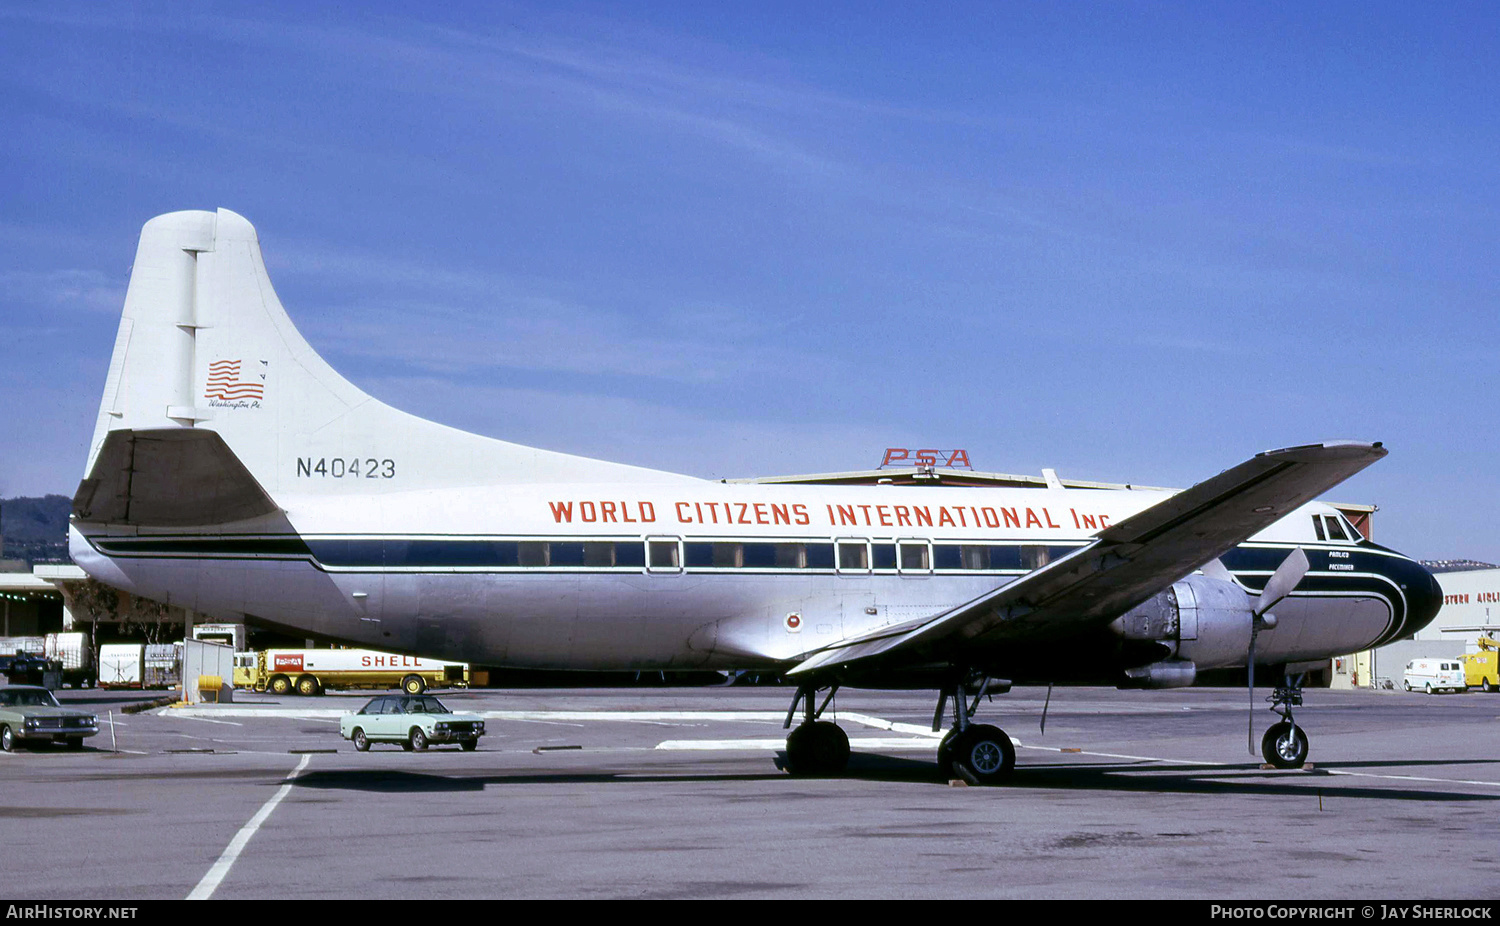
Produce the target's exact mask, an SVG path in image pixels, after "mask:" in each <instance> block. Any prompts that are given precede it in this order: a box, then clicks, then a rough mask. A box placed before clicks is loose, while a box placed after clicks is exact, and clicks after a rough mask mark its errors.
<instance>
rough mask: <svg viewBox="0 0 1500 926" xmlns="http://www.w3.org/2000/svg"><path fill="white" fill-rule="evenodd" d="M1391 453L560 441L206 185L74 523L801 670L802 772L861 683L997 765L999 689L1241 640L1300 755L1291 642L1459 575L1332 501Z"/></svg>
mask: <svg viewBox="0 0 1500 926" xmlns="http://www.w3.org/2000/svg"><path fill="white" fill-rule="evenodd" d="M1385 453H1386V451H1385V449H1384V448H1382V447H1381V445H1380V444H1378V443H1375V444H1371V443H1356V442H1347V441H1340V442H1330V443H1323V444H1312V445H1308V446H1300V447H1292V448H1288V449H1284V450H1274V451H1270V452H1267V453H1261V454H1257V455H1255V456H1254V457H1251V458H1250V459H1248V460H1246V461H1245V462H1243V463H1240V464H1239V465H1237V466H1234V467H1232V468H1230V469H1228V470H1225V471H1224V472H1222V473H1220V474H1218V475H1217V476H1214V477H1212V478H1210V479H1208V480H1206V481H1204V482H1201V483H1199V484H1198V485H1196V486H1193V487H1192V488H1190V489H1187V490H1185V491H1181V492H1176V493H1171V492H1159V491H1155V492H1152V491H1131V490H1120V491H1110V490H1084V489H1060V488H1055V487H1054V488H1037V489H1005V488H958V487H948V488H943V489H933V488H930V487H920V486H911V487H896V486H815V485H770V484H726V483H723V482H711V481H706V480H702V479H696V478H692V477H688V476H681V475H675V474H671V473H666V472H658V471H654V470H650V469H642V468H638V467H634V466H626V465H621V464H616V463H607V462H602V461H598V460H592V459H585V458H583V457H577V456H571V455H567V454H562V453H555V452H550V451H546V450H537V449H533V448H530V447H524V446H520V445H517V444H512V443H506V442H503V441H499V440H494V439H491V438H486V437H480V436H477V435H473V434H468V433H464V432H462V431H458V430H455V429H453V428H449V427H445V426H443V425H440V424H435V423H433V422H430V421H425V420H423V419H420V418H416V417H413V416H411V415H408V414H406V413H403V412H400V411H397V410H396V409H394V408H391V407H390V406H388V405H385V404H383V403H381V402H378V401H376V400H375V399H373V398H371V397H370V396H368V395H366V394H365V393H364V392H362V391H360V390H359V389H358V388H357V387H355V386H354V385H353V384H351V383H350V382H349V381H348V380H346V379H344V378H343V377H342V376H340V375H339V374H338V373H336V372H334V370H333V368H332V367H330V366H329V365H328V364H327V363H326V362H324V361H323V359H322V358H320V357H319V356H318V354H317V353H315V352H314V351H313V349H312V348H311V347H310V346H309V345H308V343H307V342H306V341H305V340H303V338H302V336H301V335H300V334H298V332H297V329H296V328H295V327H293V325H292V322H291V320H290V319H289V318H288V317H287V314H286V312H285V310H284V309H283V308H282V306H281V303H280V301H279V300H278V299H277V297H276V294H275V292H274V291H273V290H272V288H271V281H270V279H269V278H268V277H267V275H266V268H265V264H264V263H263V261H262V258H261V250H260V243H259V240H258V238H257V236H256V233H255V229H254V228H253V227H251V225H250V223H249V222H247V221H246V220H245V219H244V218H242V217H241V216H239V215H236V214H235V213H233V212H229V211H227V210H222V209H221V210H219V211H218V212H203V211H190V212H175V213H171V214H169V215H163V216H159V217H157V218H155V219H152V220H151V221H150V222H147V223H146V225H145V227H144V229H143V230H142V232H141V238H140V245H139V249H138V250H137V252H136V258H135V265H134V267H133V269H132V272H131V277H130V285H129V289H128V291H127V293H126V296H125V309H124V313H123V317H122V319H121V321H120V329H119V335H118V337H117V339H116V341H115V347H114V355H113V358H112V360H111V362H110V367H109V375H108V379H107V381H106V382H105V387H104V398H103V402H102V404H101V406H100V409H99V419H98V425H97V427H96V429H95V432H94V437H93V441H92V443H91V446H90V451H89V459H88V465H87V468H86V470H85V472H86V476H85V478H84V479H83V481H82V482H81V483H80V485H79V488H78V493H77V495H76V497H75V498H74V501H73V518H72V522H73V523H72V528H71V535H70V539H71V546H72V554H73V559H74V561H75V562H77V563H78V564H79V565H80V566H82V567H83V568H84V569H85V570H86V571H87V572H88V573H89V574H90V575H92V576H94V577H96V578H97V579H99V580H100V581H102V582H105V583H107V584H109V585H112V586H116V587H118V588H122V589H125V590H128V591H130V592H132V593H138V594H141V595H144V596H147V597H150V598H153V599H156V600H158V601H166V602H170V603H172V604H176V605H180V606H183V607H186V608H191V609H193V610H195V611H199V612H203V613H206V614H210V615H214V616H218V617H229V616H232V615H252V616H253V617H254V618H256V619H258V620H260V621H263V622H266V623H269V624H273V625H279V626H281V627H284V628H289V629H295V630H296V631H298V632H305V633H307V634H313V635H317V636H320V637H325V638H331V639H335V640H342V641H347V642H348V643H352V644H359V645H365V646H370V647H376V648H380V649H386V650H395V651H399V652H407V653H413V654H421V655H424V656H436V657H440V658H444V659H454V660H465V661H469V662H473V663H479V664H484V665H493V666H506V667H525V668H538V669H572V670H580V669H582V670H631V669H635V670H671V669H720V670H753V671H758V672H774V673H779V674H783V675H785V676H786V677H788V678H790V679H793V680H795V681H796V683H797V685H798V688H797V693H796V695H795V697H794V698H793V700H792V702H791V709H790V710H789V711H788V713H787V724H786V725H787V726H788V727H791V725H792V721H793V719H794V718H800V723H799V724H798V725H797V726H796V727H795V729H793V730H792V732H791V733H790V735H789V736H788V738H787V747H786V756H785V763H784V764H785V766H786V767H787V769H788V770H790V771H791V772H792V773H794V774H802V775H809V774H823V775H827V774H837V773H839V772H841V771H843V769H844V768H845V764H846V762H847V760H848V755H849V740H848V737H847V736H845V734H844V733H843V731H842V730H840V728H839V727H838V726H837V725H836V724H835V723H832V722H829V721H826V720H822V719H820V717H821V716H822V714H823V710H824V708H825V707H826V706H827V705H828V703H829V700H830V698H831V697H832V694H833V692H834V691H836V690H838V689H839V688H840V687H841V686H848V687H854V688H900V689H913V688H931V689H933V690H935V691H937V692H938V697H937V710H936V712H935V714H934V717H933V729H934V731H937V730H940V729H942V725H943V723H944V718H945V717H946V716H949V711H948V707H947V706H948V705H951V718H952V720H951V726H950V729H949V731H948V733H947V735H946V736H945V737H944V738H943V740H942V741H941V745H940V747H939V750H938V761H939V764H940V766H941V767H942V769H943V771H944V772H945V773H951V774H955V775H960V776H963V777H965V778H968V779H969V780H970V781H973V782H979V783H991V782H998V781H1000V780H1002V779H1004V778H1005V777H1006V776H1008V775H1009V774H1010V773H1011V770H1012V767H1013V766H1014V763H1015V749H1014V744H1013V743H1012V741H1011V739H1010V738H1009V737H1008V736H1007V735H1006V734H1005V733H1004V732H1003V731H1001V730H1000V729H998V728H997V727H994V726H991V725H988V724H981V723H975V722H974V721H973V717H974V713H975V709H976V707H977V706H978V704H979V701H980V698H981V697H982V696H983V695H985V694H994V693H998V692H1001V691H1004V690H1006V689H1007V688H1008V687H1009V685H1010V684H1011V683H1012V682H1017V681H1025V682H1040V683H1049V682H1093V683H1098V682H1101V681H1106V680H1107V681H1110V682H1113V683H1115V684H1118V685H1120V686H1121V687H1143V688H1170V687H1178V686H1184V685H1190V684H1192V682H1193V681H1194V679H1195V677H1196V676H1197V673H1198V672H1199V671H1201V670H1204V669H1213V668H1222V667H1233V666H1249V667H1250V669H1251V694H1252V698H1253V692H1254V680H1253V677H1254V667H1255V666H1256V665H1261V666H1266V667H1269V669H1270V670H1271V671H1272V672H1274V673H1276V675H1277V676H1278V677H1279V678H1281V679H1283V681H1282V683H1281V684H1279V685H1277V686H1276V688H1275V694H1274V695H1273V698H1272V701H1273V710H1276V711H1277V712H1279V713H1280V715H1281V718H1282V719H1281V720H1280V722H1277V723H1275V724H1274V725H1272V726H1271V727H1270V729H1269V730H1268V731H1267V732H1266V734H1265V737H1264V739H1263V741H1262V744H1261V747H1262V751H1263V754H1264V756H1265V758H1266V760H1267V761H1269V762H1271V763H1274V764H1275V765H1277V766H1281V767H1295V766H1300V765H1301V764H1302V763H1303V762H1304V760H1305V759H1306V756H1307V752H1308V745H1307V736H1306V734H1305V732H1304V731H1303V730H1302V728H1301V727H1299V726H1297V724H1296V721H1295V720H1294V719H1293V717H1292V708H1293V707H1294V706H1296V705H1299V704H1300V703H1301V676H1300V675H1298V674H1296V672H1295V670H1296V669H1297V668H1298V664H1299V663H1304V662H1308V661H1313V660H1322V659H1327V658H1329V657H1331V656H1334V655H1338V654H1344V653H1350V652H1355V651H1358V650H1361V649H1364V648H1367V647H1371V646H1376V645H1379V644H1382V643H1385V642H1386V641H1389V640H1394V639H1396V638H1398V637H1402V636H1407V635H1410V634H1412V633H1414V632H1416V631H1417V630H1419V629H1421V628H1422V627H1423V626H1424V625H1426V624H1427V623H1428V622H1429V621H1430V620H1431V619H1432V618H1433V616H1434V614H1435V613H1436V611H1437V608H1438V605H1439V603H1440V602H1441V594H1440V591H1439V588H1438V586H1437V583H1436V582H1435V581H1434V580H1433V578H1432V576H1431V575H1430V574H1429V573H1428V572H1427V571H1426V570H1424V569H1423V568H1422V567H1421V566H1420V565H1418V564H1417V563H1415V562H1413V561H1412V560H1410V559H1408V558H1406V557H1404V556H1401V555H1400V554H1398V553H1395V552H1393V551H1391V550H1387V549H1385V548H1383V547H1380V546H1377V545H1376V544H1374V543H1371V542H1370V541H1368V540H1366V539H1364V538H1362V537H1361V536H1360V535H1359V533H1358V532H1356V531H1355V529H1354V527H1353V526H1352V525H1351V524H1349V523H1348V522H1347V521H1346V520H1345V519H1344V518H1343V516H1342V515H1340V513H1339V512H1338V511H1337V510H1335V509H1334V508H1332V507H1330V506H1328V505H1324V504H1320V503H1317V502H1315V501H1314V499H1315V498H1317V497H1318V496H1319V495H1320V494H1322V493H1323V492H1325V491H1327V490H1328V489H1329V488H1331V487H1333V486H1336V485H1338V484H1339V483H1340V482H1342V481H1343V480H1345V479H1347V478H1349V477H1350V476H1352V475H1353V474H1355V473H1357V472H1359V471H1360V470H1362V469H1364V468H1365V467H1366V466H1368V465H1370V464H1371V463H1373V462H1375V461H1376V460H1378V459H1380V458H1381V457H1382V456H1384V455H1385ZM1272 609H1274V613H1273V611H1272ZM1064 654H1066V658H1064ZM824 692H827V694H826V695H825V694H824Z"/></svg>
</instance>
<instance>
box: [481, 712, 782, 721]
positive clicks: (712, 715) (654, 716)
mask: <svg viewBox="0 0 1500 926" xmlns="http://www.w3.org/2000/svg"><path fill="white" fill-rule="evenodd" d="M475 713H477V714H479V716H481V717H484V718H485V719H486V720H488V719H492V718H493V719H495V720H554V721H556V720H582V721H588V720H612V721H635V722H641V721H653V720H655V721H673V720H747V721H765V720H775V721H782V720H785V719H786V712H785V711H476V712H475Z"/></svg>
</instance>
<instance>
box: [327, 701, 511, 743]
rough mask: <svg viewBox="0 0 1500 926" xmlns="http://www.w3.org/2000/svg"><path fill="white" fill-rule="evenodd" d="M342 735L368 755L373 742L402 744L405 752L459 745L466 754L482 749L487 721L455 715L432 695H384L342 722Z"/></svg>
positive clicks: (341, 720)
mask: <svg viewBox="0 0 1500 926" xmlns="http://www.w3.org/2000/svg"><path fill="white" fill-rule="evenodd" d="M339 734H340V735H342V736H343V737H344V739H346V740H349V741H350V742H352V743H353V744H354V748H355V749H357V750H359V751H360V752H365V751H366V750H368V749H369V748H370V744H371V743H376V742H380V743H400V744H401V748H402V749H405V750H408V751H410V750H412V749H426V748H427V747H428V746H429V745H430V744H433V743H457V744H459V746H461V747H463V749H464V750H465V751H473V750H474V749H476V748H478V746H479V738H480V737H481V736H483V735H484V718H482V717H480V716H479V715H478V714H455V713H454V712H453V711H450V710H448V708H447V707H446V706H445V705H444V704H443V702H441V701H439V700H438V699H437V698H435V697H433V696H432V695H380V696H378V697H375V698H371V699H370V702H369V703H368V704H366V705H365V706H364V707H362V708H360V710H359V712H358V713H351V714H345V715H344V716H343V717H342V718H340V720H339Z"/></svg>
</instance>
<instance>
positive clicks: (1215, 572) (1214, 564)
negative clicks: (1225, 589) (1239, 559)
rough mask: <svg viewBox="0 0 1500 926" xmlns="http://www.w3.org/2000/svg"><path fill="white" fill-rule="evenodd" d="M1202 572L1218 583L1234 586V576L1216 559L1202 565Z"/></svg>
mask: <svg viewBox="0 0 1500 926" xmlns="http://www.w3.org/2000/svg"><path fill="white" fill-rule="evenodd" d="M1202 572H1203V574H1204V575H1206V576H1208V577H1209V578H1210V579H1217V580H1218V581H1220V582H1228V583H1230V584H1231V585H1232V584H1234V574H1233V573H1231V572H1230V571H1229V569H1228V567H1226V566H1225V565H1224V563H1223V562H1222V561H1221V560H1219V559H1217V558H1215V559H1211V560H1209V561H1208V562H1206V563H1204V564H1203V566H1202Z"/></svg>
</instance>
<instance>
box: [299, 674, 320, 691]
mask: <svg viewBox="0 0 1500 926" xmlns="http://www.w3.org/2000/svg"><path fill="white" fill-rule="evenodd" d="M319 690H320V687H319V685H318V680H317V678H316V677H314V676H311V675H304V676H302V677H301V678H299V679H297V694H299V695H309V696H311V695H315V694H317V693H318V692H319Z"/></svg>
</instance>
